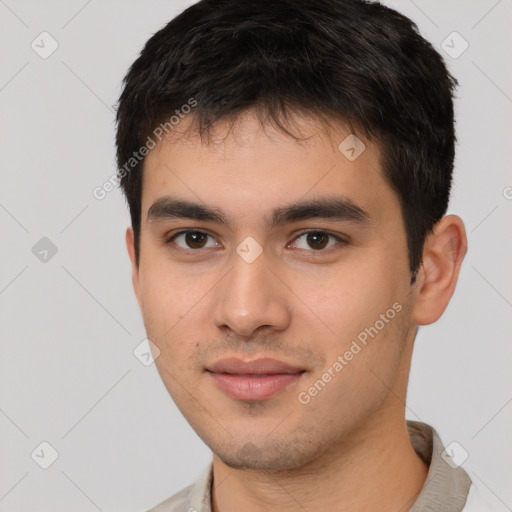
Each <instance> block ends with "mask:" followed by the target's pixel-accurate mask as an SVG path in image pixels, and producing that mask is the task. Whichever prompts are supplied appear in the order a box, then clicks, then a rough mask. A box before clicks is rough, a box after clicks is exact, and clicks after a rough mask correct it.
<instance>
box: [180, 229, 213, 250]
mask: <svg viewBox="0 0 512 512" xmlns="http://www.w3.org/2000/svg"><path fill="white" fill-rule="evenodd" d="M207 238H208V235H205V234H204V233H201V232H199V231H189V232H188V233H186V234H185V243H186V244H187V245H188V246H189V247H190V248H192V249H201V248H202V247H204V245H205V243H206V240H207Z"/></svg>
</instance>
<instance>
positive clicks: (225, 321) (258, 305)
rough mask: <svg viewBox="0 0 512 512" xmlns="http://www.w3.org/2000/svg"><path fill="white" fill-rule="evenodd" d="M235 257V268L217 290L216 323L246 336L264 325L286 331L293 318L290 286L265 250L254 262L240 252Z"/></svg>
mask: <svg viewBox="0 0 512 512" xmlns="http://www.w3.org/2000/svg"><path fill="white" fill-rule="evenodd" d="M232 260H233V266H232V268H231V271H230V272H228V274H227V275H226V277H225V278H224V279H223V280H222V281H221V283H219V286H217V287H216V289H215V295H216V296H215V297H214V301H215V302H214V304H215V306H214V315H213V317H214V321H215V324H216V326H217V327H218V328H219V329H223V330H226V329H229V330H231V331H233V332H234V333H236V334H237V335H238V336H239V337H246V338H250V337H252V336H254V335H255V333H256V331H257V330H258V329H260V328H261V330H263V329H262V328H263V327H264V328H265V330H266V329H268V330H269V331H273V330H275V331H281V330H285V329H286V328H287V327H288V326H289V324H290V320H291V314H290V308H289V304H288V300H289V298H287V294H286V292H287V288H286V287H285V286H284V285H283V283H282V282H281V280H280V279H278V278H276V273H277V272H276V270H275V269H272V268H270V266H269V261H268V258H267V257H266V255H265V252H263V253H262V254H261V255H260V256H259V257H258V258H257V259H256V260H255V261H252V262H250V263H249V262H247V261H245V260H244V259H243V258H242V257H240V256H239V255H238V254H236V253H235V254H233V258H232ZM281 279H282V277H281ZM283 280H284V279H283Z"/></svg>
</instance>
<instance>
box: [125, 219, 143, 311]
mask: <svg viewBox="0 0 512 512" xmlns="http://www.w3.org/2000/svg"><path fill="white" fill-rule="evenodd" d="M125 239H126V249H127V250H128V256H129V257H130V261H131V264H132V284H133V290H134V292H135V296H136V297H137V302H138V303H139V307H140V308H142V304H141V300H140V283H139V267H138V265H137V257H136V254H135V234H134V232H133V229H132V228H131V226H129V227H128V228H126V235H125Z"/></svg>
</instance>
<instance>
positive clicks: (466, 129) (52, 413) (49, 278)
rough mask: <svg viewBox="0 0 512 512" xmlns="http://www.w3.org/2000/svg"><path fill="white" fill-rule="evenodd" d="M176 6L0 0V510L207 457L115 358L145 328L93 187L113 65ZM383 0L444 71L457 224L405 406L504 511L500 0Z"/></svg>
mask: <svg viewBox="0 0 512 512" xmlns="http://www.w3.org/2000/svg"><path fill="white" fill-rule="evenodd" d="M191 3H192V2H190V1H181V2H180V1H175V0H173V1H157V0H153V1H144V2H142V1H113V0H110V1H99V0H92V1H89V2H86V1H84V0H72V1H70V0H68V1H63V0H62V1H34V0H33V1H28V0H27V1H24V0H0V47H1V55H2V63H1V67H0V108H1V127H0V130H1V133H0V140H1V148H0V149H1V161H0V162H1V163H0V165H1V181H0V229H1V255H2V256H1V265H0V329H1V356H0V440H1V441H0V510H1V511H22V512H32V511H33V512H35V511H41V510H45V511H70V510H71V511H74V512H85V511H95V510H100V511H105V512H107V511H142V510H145V509H147V508H149V507H150V506H153V505H155V504H156V503H158V502H160V501H161V500H163V499H164V498H166V497H168V496H170V495H171V494H172V493H174V492H175V491H177V490H179V489H180V488H182V487H183V486H185V485H187V484H189V483H190V482H191V481H192V480H194V479H195V478H196V477H197V475H198V473H199V472H200V471H201V470H202V468H203V467H204V466H205V465H206V464H207V462H208V461H209V458H210V452H209V450H208V449H207V448H206V447H205V446H204V445H203V444H202V442H201V441H200V440H199V438H198V437H197V436H196V435H195V433H194V432H193V431H192V430H191V429H190V427H189V426H188V424H187V423H186V421H185V420H184V419H183V418H182V416H181V414H180V413H179V412H178V410H177V409H176V407H175V406H174V404H173V402H172V400H171V398H170V397H169V396H168V394H167V391H166V390H165V388H164V386H163V384H162V383H161V381H160V378H159V376H158V374H157V372H156V369H155V367H154V365H153V366H148V367H146V366H144V365H143V364H141V362H140V361H139V360H138V359H136V358H135V357H134V355H133V350H134V349H135V347H137V345H138V344H139V343H140V342H141V341H142V340H143V339H144V338H145V332H144V328H143V324H142V321H141V317H140V313H139V310H138V307H137V302H136V300H135V298H134V295H133V291H132V287H131V281H130V267H129V260H128V256H127V254H126V250H125V246H124V231H125V228H126V226H127V225H128V223H129V217H128V213H127V209H126V207H125V204H124V200H123V198H122V196H121V194H120V192H119V190H115V191H113V192H111V193H110V194H108V195H107V197H106V198H105V199H104V200H102V201H99V200H96V199H95V198H94V197H93V195H92V190H93V189H94V187H96V186H98V185H101V184H102V183H103V182H104V181H105V180H107V179H108V178H109V177H110V176H111V175H112V174H113V173H114V172H115V161H114V145H113V141H114V124H113V119H114V111H113V109H112V106H113V105H114V104H115V102H116V100H117V98H118V95H119V92H120V82H121V79H122V77H123V76H124V74H125V72H126V70H127V68H128V66H129V65H130V64H131V62H132V61H133V60H134V59H135V58H136V56H137V55H138V52H139V51H140V49H141V48H142V45H143V44H144V42H145V41H146V40H147V39H148V38H149V37H150V36H151V35H152V34H153V33H154V32H155V31H156V30H158V29H159V28H161V27H162V26H163V25H164V24H166V23H167V22H168V21H169V20H170V19H171V18H172V17H173V16H174V15H176V14H177V13H178V12H180V11H181V10H182V9H183V8H184V7H185V6H187V5H189V4H191ZM388 3H390V5H392V6H395V7H396V8H398V9H399V10H401V11H402V12H404V13H405V14H406V15H408V16H409V17H411V18H412V19H413V20H414V21H415V22H416V23H417V24H418V26H419V28H420V31H421V33H422V34H423V35H424V36H425V37H427V38H428V39H429V40H430V41H431V42H432V43H433V44H434V46H435V47H436V48H438V49H439V51H440V52H441V53H443V55H445V57H446V60H447V62H448V64H449V67H450V69H451V70H452V72H453V73H454V75H455V76H456V77H457V78H458V79H459V81H460V83H461V87H460V88H459V90H458V99H457V103H456V110H457V116H458V127H457V131H458V138H459V144H458V154H457V161H456V172H455V184H454V188H453V197H452V201H451V207H450V213H457V214H459V215H461V216H462V218H463V219H464V220H465V222H466V226H467V231H468V236H469V253H468V255H467V258H466V260H465V262H464V265H463V268H462V273H461V276H460V282H459V285H458V288H457V291H456V293H455V297H454V299H453V300H452V303H451V304H450V306H449V308H448V310H447V312H446V313H445V315H444V317H443V318H442V319H441V320H440V321H439V322H438V323H437V324H436V325H433V326H429V327H424V328H422V329H421V332H420V334H419V336H418V338H417V342H416V349H415V355H414V358H413V366H412V372H411V378H410V391H409V398H408V410H407V415H408V417H409V418H411V419H419V420H421V421H425V422H427V423H430V424H432V425H433V426H434V427H436V428H437V429H438V431H439V433H440V434H441V437H442V439H443V441H444V443H445V445H447V444H449V443H450V442H452V441H457V442H458V443H460V445H461V446H463V447H464V449H465V450H467V451H468V453H469V458H468V459H467V460H466V461H465V462H464V464H463V467H464V468H465V469H466V470H467V471H468V472H469V474H470V476H471V478H472V479H473V480H474V481H475V482H476V483H477V484H478V485H479V487H480V489H481V490H482V491H483V492H484V493H485V494H486V496H488V499H489V500H490V501H491V502H492V503H493V504H494V505H495V507H496V510H512V508H511V507H512V487H511V486H510V481H511V478H512V465H511V464H510V460H511V457H510V454H511V448H512V442H511V436H510V426H511V420H512V404H511V401H512V386H511V381H512V372H510V364H511V356H512V346H511V343H510V332H511V327H512V322H511V318H512V316H511V308H512V280H511V279H510V277H511V276H510V274H511V272H510V261H512V257H511V256H512V244H511V237H510V233H511V232H512V231H511V209H512V199H511V198H512V188H511V187H512V176H511V173H510V164H511V149H510V148H511V141H510V134H511V131H512V130H511V128H512V126H511V124H512V122H511V120H512V116H511V107H512V99H511V97H512V80H511V74H510V66H509V57H508V56H509V54H510V48H511V46H512V36H511V31H510V20H511V19H512V2H511V1H510V0H501V1H495V0H489V1H478V2H477V1H464V2H463V1H462V0H460V1H451V2H446V1H440V0H437V1H426V0H423V1H420V0H415V1H414V2H413V1H411V0H404V1H403V2H399V1H395V2H388ZM42 31H47V32H49V33H50V34H51V36H52V37H53V38H54V39H55V40H56V41H57V42H58V45H59V47H58V49H57V50H56V51H55V52H54V53H53V54H52V55H51V56H50V57H48V58H47V59H43V58H41V57H40V56H39V55H38V54H37V53H36V52H35V51H34V50H33V49H32V48H31V42H32V41H33V40H34V39H35V40H36V43H37V41H38V39H37V38H38V36H39V34H40V33H41V32H42ZM453 31H457V32H458V33H460V34H461V36H462V37H463V38H464V39H465V40H466V41H467V42H468V43H469V48H468V49H467V50H466V51H465V52H464V53H463V54H462V55H460V56H459V57H458V58H456V59H453V58H451V57H449V56H448V55H446V54H445V53H444V50H443V49H442V48H441V43H442V41H443V40H445V39H446V38H447V36H449V35H450V34H451V33H452V32H453ZM448 43H449V44H450V45H451V46H454V47H455V50H457V49H460V48H461V47H460V41H458V42H457V41H455V42H454V43H450V39H449V40H448ZM42 44H43V43H39V45H40V46H41V45H42ZM457 45H459V46H457ZM45 48H46V49H48V48H49V45H48V41H46V43H45ZM42 237H48V238H49V239H50V240H51V241H52V242H53V243H54V244H55V245H56V246H57V248H58V252H57V253H56V254H55V255H54V256H53V257H51V258H49V257H48V261H46V262H42V261H40V260H39V259H38V258H37V257H36V256H35V255H34V254H33V252H32V247H33V246H34V245H35V244H36V243H37V242H38V241H39V240H40V239H41V238H42ZM40 256H41V255H40ZM42 441H47V442H48V443H50V444H51V445H52V446H53V447H54V448H55V449H56V450H57V452H58V458H57V460H56V461H55V462H54V463H53V464H52V465H51V466H50V467H49V468H48V469H46V470H44V469H42V468H41V467H39V465H38V464H36V462H35V461H34V460H33V459H32V458H31V453H32V452H33V450H34V449H36V448H37V447H38V446H39V445H40V443H41V442H42ZM47 454H48V451H46V452H45V455H44V456H45V457H46V456H47ZM42 458H44V457H43V456H41V457H40V460H41V459H42Z"/></svg>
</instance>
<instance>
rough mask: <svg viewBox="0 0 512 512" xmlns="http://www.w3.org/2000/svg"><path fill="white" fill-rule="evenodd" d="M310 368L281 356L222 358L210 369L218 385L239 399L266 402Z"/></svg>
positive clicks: (229, 394)
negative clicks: (297, 365)
mask: <svg viewBox="0 0 512 512" xmlns="http://www.w3.org/2000/svg"><path fill="white" fill-rule="evenodd" d="M305 371H306V370H305V369H303V368H299V367H296V366H292V365H289V364H287V363H285V362H283V361H278V360H277V359H271V358H262V359H256V360H254V361H243V360H241V359H237V358H227V359H222V360H220V361H217V362H215V363H213V364H212V365H211V366H209V367H208V368H207V373H208V375H210V377H211V378H212V379H213V381H214V382H215V384H216V385H217V387H218V388H219V389H220V390H221V391H223V392H224V393H225V394H227V395H228V396H230V397H231V398H234V399H235V400H245V401H262V400H267V399H269V398H270V397H272V396H274V395H275V394H277V393H278V392H279V391H281V390H283V389H285V388H287V387H288V386H289V385H291V384H293V383H296V382H297V381H298V380H299V379H300V377H301V376H302V374H303V373H304V372H305Z"/></svg>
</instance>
